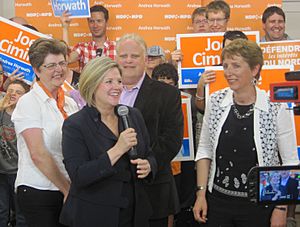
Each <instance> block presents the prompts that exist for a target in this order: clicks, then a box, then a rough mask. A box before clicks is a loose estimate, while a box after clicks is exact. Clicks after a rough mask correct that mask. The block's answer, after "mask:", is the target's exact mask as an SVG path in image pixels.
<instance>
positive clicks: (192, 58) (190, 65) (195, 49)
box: [176, 31, 259, 88]
mask: <svg viewBox="0 0 300 227" xmlns="http://www.w3.org/2000/svg"><path fill="white" fill-rule="evenodd" d="M223 34H224V33H223V32H216V33H197V34H177V36H176V38H177V49H180V50H181V52H182V54H183V60H182V62H179V64H178V72H179V83H178V84H179V88H196V87H197V83H198V80H199V78H200V76H201V74H202V73H203V72H204V70H205V67H207V66H214V65H219V64H220V63H221V52H222V41H223ZM245 34H246V35H247V37H248V38H249V39H250V40H253V41H255V42H259V32H258V31H252V32H245Z"/></svg>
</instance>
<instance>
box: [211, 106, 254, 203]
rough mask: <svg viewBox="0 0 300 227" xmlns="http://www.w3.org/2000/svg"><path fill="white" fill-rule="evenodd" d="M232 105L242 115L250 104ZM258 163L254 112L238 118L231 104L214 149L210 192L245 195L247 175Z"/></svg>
mask: <svg viewBox="0 0 300 227" xmlns="http://www.w3.org/2000/svg"><path fill="white" fill-rule="evenodd" d="M235 106H236V109H237V110H238V112H239V113H240V114H241V115H243V114H245V113H247V111H249V109H250V108H251V107H252V105H247V106H240V105H237V104H235ZM257 163H258V162H257V153H256V147H255V143H254V132H253V114H251V115H250V116H249V117H247V118H243V119H238V118H237V116H236V114H235V113H234V108H233V106H232V107H231V109H230V112H229V115H228V117H227V119H226V120H225V123H224V125H223V127H222V131H221V134H220V137H219V141H218V146H217V150H216V164H217V168H216V173H215V178H214V186H213V188H214V190H213V192H214V191H217V192H218V194H219V193H221V194H222V195H221V196H234V197H239V198H241V197H242V198H247V174H248V172H249V170H250V169H251V168H252V167H253V166H255V165H257Z"/></svg>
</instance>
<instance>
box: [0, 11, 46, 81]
mask: <svg viewBox="0 0 300 227" xmlns="http://www.w3.org/2000/svg"><path fill="white" fill-rule="evenodd" d="M0 27H1V31H0V61H1V63H2V67H3V70H4V72H5V73H8V74H11V73H12V72H13V71H14V70H15V69H17V68H18V69H19V71H18V72H17V73H23V76H24V80H25V81H26V82H27V83H28V84H31V83H32V81H33V80H34V77H35V74H34V72H33V69H32V67H31V65H30V64H29V57H28V50H29V47H30V45H31V44H32V43H33V42H34V41H35V40H36V39H38V38H40V37H47V36H45V35H43V34H41V33H39V32H36V31H34V30H31V29H29V28H26V27H24V26H22V25H20V24H17V23H14V22H12V21H10V20H7V19H5V18H3V17H0Z"/></svg>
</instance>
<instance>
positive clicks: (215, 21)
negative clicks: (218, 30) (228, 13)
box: [208, 18, 227, 24]
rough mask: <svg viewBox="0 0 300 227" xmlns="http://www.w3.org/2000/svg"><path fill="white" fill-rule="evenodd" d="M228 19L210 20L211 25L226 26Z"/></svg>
mask: <svg viewBox="0 0 300 227" xmlns="http://www.w3.org/2000/svg"><path fill="white" fill-rule="evenodd" d="M226 21H227V18H216V19H208V23H209V24H214V23H216V24H225V22H226Z"/></svg>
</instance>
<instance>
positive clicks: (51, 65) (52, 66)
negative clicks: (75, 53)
mask: <svg viewBox="0 0 300 227" xmlns="http://www.w3.org/2000/svg"><path fill="white" fill-rule="evenodd" d="M58 65H59V66H60V67H61V68H66V67H67V65H68V62H66V61H61V62H58V63H49V64H47V65H43V67H45V68H46V69H48V70H50V71H52V70H55V69H56V67H57V66H58Z"/></svg>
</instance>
